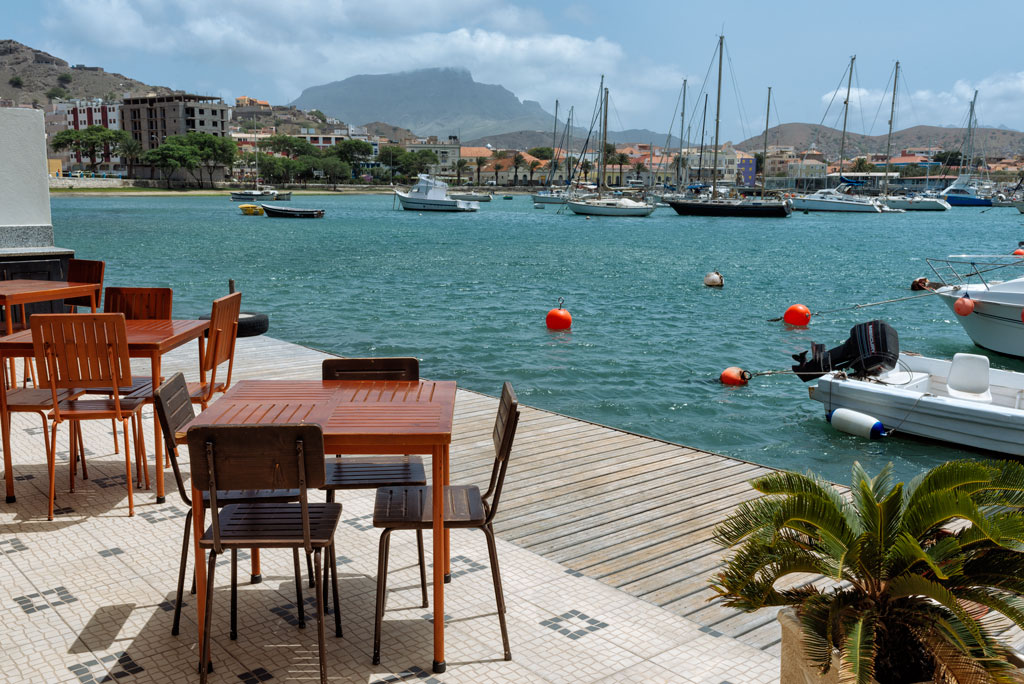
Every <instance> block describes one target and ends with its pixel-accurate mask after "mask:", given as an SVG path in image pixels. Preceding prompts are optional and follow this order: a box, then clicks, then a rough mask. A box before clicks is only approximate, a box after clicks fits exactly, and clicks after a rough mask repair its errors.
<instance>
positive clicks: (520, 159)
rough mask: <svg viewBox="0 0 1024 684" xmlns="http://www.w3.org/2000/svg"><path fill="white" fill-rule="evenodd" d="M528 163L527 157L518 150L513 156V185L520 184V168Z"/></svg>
mask: <svg viewBox="0 0 1024 684" xmlns="http://www.w3.org/2000/svg"><path fill="white" fill-rule="evenodd" d="M524 164H526V157H524V156H523V155H521V154H519V153H518V152H516V153H515V154H514V155H513V156H512V185H519V169H520V168H521V167H522V166H523V165H524Z"/></svg>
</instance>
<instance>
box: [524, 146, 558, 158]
mask: <svg viewBox="0 0 1024 684" xmlns="http://www.w3.org/2000/svg"><path fill="white" fill-rule="evenodd" d="M526 154H528V155H530V156H531V157H536V158H537V159H543V160H544V161H549V160H551V159H554V157H555V151H554V150H553V149H551V148H550V147H531V148H530V149H528V150H526Z"/></svg>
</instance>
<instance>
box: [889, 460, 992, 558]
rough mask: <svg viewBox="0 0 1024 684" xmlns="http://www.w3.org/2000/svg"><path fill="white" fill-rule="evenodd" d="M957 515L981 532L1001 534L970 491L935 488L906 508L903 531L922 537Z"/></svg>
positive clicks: (989, 535) (902, 522)
mask: <svg viewBox="0 0 1024 684" xmlns="http://www.w3.org/2000/svg"><path fill="white" fill-rule="evenodd" d="M940 467H941V466H940ZM957 519H960V520H966V521H968V522H970V523H971V524H972V525H973V526H974V527H975V528H976V531H977V532H980V533H982V534H984V535H985V536H987V537H988V538H989V539H992V540H993V541H994V535H996V534H998V531H997V530H993V529H992V525H991V524H990V523H989V519H988V518H987V517H986V516H985V514H984V512H983V511H981V510H980V509H979V508H978V506H977V504H975V503H974V500H973V499H971V497H970V495H969V494H965V493H962V492H955V491H938V492H932V493H931V494H927V495H924V496H921V497H917V498H915V499H914V500H913V503H912V504H909V503H908V504H907V507H906V509H905V510H904V512H903V519H902V521H901V524H900V531H901V532H903V533H905V534H908V535H910V536H912V537H915V538H921V537H924V536H925V535H927V534H929V533H930V532H932V531H933V530H935V529H937V528H939V527H940V526H942V525H943V524H944V523H947V522H949V521H951V520H957Z"/></svg>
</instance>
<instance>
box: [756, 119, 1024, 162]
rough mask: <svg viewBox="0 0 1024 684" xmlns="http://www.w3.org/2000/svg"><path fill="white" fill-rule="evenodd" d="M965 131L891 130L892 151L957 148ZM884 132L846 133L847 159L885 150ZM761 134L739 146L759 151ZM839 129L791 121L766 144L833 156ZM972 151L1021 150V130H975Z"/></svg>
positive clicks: (1023, 143)
mask: <svg viewBox="0 0 1024 684" xmlns="http://www.w3.org/2000/svg"><path fill="white" fill-rule="evenodd" d="M965 133H966V131H965V130H964V129H962V128H942V127H940V126H914V127H912V128H906V129H904V130H902V131H893V133H892V149H893V154H898V153H899V151H900V150H902V149H905V148H907V147H929V146H932V147H934V148H935V149H936V150H959V149H960V147H961V145H962V144H963V141H964V137H965ZM886 135H887V134H883V135H861V134H859V133H847V134H846V152H845V153H844V156H845V157H846V158H850V157H856V156H857V155H860V154H868V153H871V152H877V153H884V152H885V139H886ZM763 136H764V133H763V132H762V133H761V134H760V135H755V136H754V137H752V138H749V139H747V140H744V141H743V142H741V143H738V144H737V145H736V147H737V148H738V149H741V150H744V151H747V152H759V151H761V148H762V146H763V145H764V137H763ZM841 138H842V131H839V130H836V129H834V128H829V127H828V126H818V125H816V124H803V123H792V124H782V125H781V126H775V127H774V128H771V129H769V130H768V144H769V145H791V146H793V147H795V148H796V149H797V151H798V152H799V151H802V150H807V149H810V147H811V145H812V144H813V145H815V146H816V147H817V149H819V150H822V151H823V152H824V153H825V156H826V157H828V158H830V159H833V158H838V157H839V143H840V140H841ZM974 147H975V154H976V155H978V156H980V155H982V154H985V155H986V156H990V157H991V156H1002V157H1006V156H1012V155H1015V154H1021V153H1022V152H1024V133H1021V132H1020V131H1012V130H1007V129H1003V128H979V129H977V130H976V131H975V143H974Z"/></svg>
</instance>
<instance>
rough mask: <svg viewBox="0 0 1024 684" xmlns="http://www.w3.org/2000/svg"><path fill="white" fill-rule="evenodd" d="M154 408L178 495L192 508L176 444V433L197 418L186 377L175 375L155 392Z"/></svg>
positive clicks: (179, 374)
mask: <svg viewBox="0 0 1024 684" xmlns="http://www.w3.org/2000/svg"><path fill="white" fill-rule="evenodd" d="M153 408H154V410H155V411H156V415H157V418H158V419H159V420H160V429H161V430H162V431H163V435H164V443H165V444H166V445H167V453H168V454H169V455H170V457H171V467H172V468H173V469H174V479H175V480H176V481H177V482H178V494H180V495H181V499H182V501H184V502H185V505H186V506H191V505H192V501H191V500H190V499H189V496H188V490H187V489H186V487H185V481H184V480H183V479H182V477H181V467H180V466H179V465H178V448H177V446H176V445H175V443H174V435H175V433H177V432H178V431H179V430H181V428H183V427H184V426H185V425H187V424H188V423H189V422H190V421H191V420H192V419H193V418H195V417H196V412H195V409H194V408H193V407H192V399H191V397H190V396H189V392H188V384H187V383H186V382H185V376H184V375H182V374H181V373H175V374H174V375H172V376H171V377H170V378H168V379H167V381H166V382H165V383H164V384H162V385H160V386H159V387H157V388H156V390H155V391H154V392H153Z"/></svg>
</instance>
